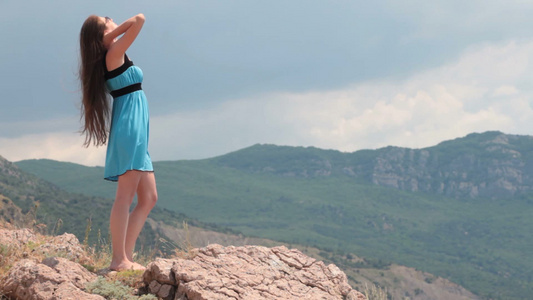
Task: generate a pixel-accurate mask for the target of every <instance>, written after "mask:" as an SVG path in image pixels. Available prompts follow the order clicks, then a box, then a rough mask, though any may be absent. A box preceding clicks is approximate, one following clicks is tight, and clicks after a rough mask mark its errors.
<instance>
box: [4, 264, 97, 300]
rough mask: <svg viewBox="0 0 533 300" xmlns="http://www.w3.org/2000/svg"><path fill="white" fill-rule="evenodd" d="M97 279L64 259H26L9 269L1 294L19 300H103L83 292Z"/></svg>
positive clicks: (78, 265) (82, 268) (77, 265)
mask: <svg viewBox="0 0 533 300" xmlns="http://www.w3.org/2000/svg"><path fill="white" fill-rule="evenodd" d="M95 279H96V275H95V274H93V273H91V272H89V271H87V270H86V269H85V268H84V267H82V266H81V265H80V264H78V263H74V262H71V261H69V260H68V259H65V258H61V257H49V258H45V259H44V260H42V261H41V263H37V262H35V261H33V260H30V259H23V260H21V261H19V262H17V263H16V264H15V265H14V266H13V267H12V268H11V269H10V271H9V274H8V276H7V278H6V280H5V282H3V283H2V284H0V291H1V292H2V293H3V294H4V295H6V296H8V297H11V298H13V299H20V300H25V299H35V300H48V299H88V300H93V299H94V300H100V299H104V298H103V297H102V296H98V295H91V294H88V293H86V292H84V291H83V288H84V286H85V284H86V283H87V282H90V281H93V280H95Z"/></svg>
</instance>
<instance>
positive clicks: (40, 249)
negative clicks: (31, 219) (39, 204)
mask: <svg viewBox="0 0 533 300" xmlns="http://www.w3.org/2000/svg"><path fill="white" fill-rule="evenodd" d="M29 242H32V243H34V244H35V245H36V247H35V248H34V249H33V250H31V252H32V253H33V254H39V255H41V257H42V256H44V255H46V256H54V255H57V256H62V257H66V258H68V259H70V260H76V261H86V260H89V256H88V255H87V253H86V252H85V250H84V249H83V247H82V246H81V244H80V242H79V241H78V239H77V238H76V236H75V235H73V234H71V233H64V234H62V235H58V236H54V237H40V238H39V237H38V236H37V235H36V234H35V233H34V232H33V231H32V230H30V229H28V228H24V229H17V230H9V229H0V245H9V246H10V247H15V248H20V247H22V246H24V245H26V244H27V243H29ZM28 255H29V253H28Z"/></svg>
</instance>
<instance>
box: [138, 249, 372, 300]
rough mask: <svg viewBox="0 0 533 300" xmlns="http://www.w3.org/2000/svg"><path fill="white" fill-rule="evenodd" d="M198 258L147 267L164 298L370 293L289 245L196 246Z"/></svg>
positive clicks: (356, 299)
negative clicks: (363, 291)
mask: <svg viewBox="0 0 533 300" xmlns="http://www.w3.org/2000/svg"><path fill="white" fill-rule="evenodd" d="M194 251H195V252H196V253H197V255H196V256H195V257H194V258H192V259H172V260H169V259H158V260H156V261H154V262H152V263H150V264H149V265H148V267H147V270H146V272H145V273H144V276H143V280H144V283H145V285H146V289H147V290H148V291H150V292H151V293H154V294H156V295H157V296H158V297H160V298H162V299H182V300H185V299H188V300H203V299H210V300H211V299H353V300H362V299H366V298H365V296H364V295H363V294H361V293H359V292H357V291H356V290H353V289H352V288H351V287H350V285H348V281H347V278H346V275H345V274H344V273H343V272H342V271H341V270H340V269H339V268H338V267H337V266H335V265H333V264H330V265H327V266H326V265H325V264H324V263H323V262H321V261H316V260H315V259H313V258H310V257H308V256H306V255H304V254H303V253H301V252H300V251H298V250H296V249H291V250H289V249H287V248H286V247H284V246H280V247H274V248H266V247H261V246H243V247H234V246H228V247H223V246H220V245H217V244H213V245H209V246H207V247H205V248H200V249H195V250H194Z"/></svg>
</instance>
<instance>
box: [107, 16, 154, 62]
mask: <svg viewBox="0 0 533 300" xmlns="http://www.w3.org/2000/svg"><path fill="white" fill-rule="evenodd" d="M144 20H145V18H144V15H143V14H138V15H136V16H133V17H131V18H129V19H127V20H126V21H124V23H122V24H120V25H118V26H116V27H115V28H114V29H111V30H110V31H107V32H104V40H103V42H104V45H105V46H106V47H107V59H108V60H109V59H111V60H115V59H118V60H122V59H123V57H124V53H126V50H128V48H129V47H130V46H131V44H133V42H134V41H135V39H136V38H137V35H139V32H140V31H141V29H142V27H143V25H144ZM122 34H124V35H123V36H122V37H120V38H118V37H119V36H120V35H122ZM119 66H120V65H119ZM108 67H109V66H108Z"/></svg>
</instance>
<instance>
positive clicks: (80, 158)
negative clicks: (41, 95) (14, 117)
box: [0, 132, 105, 166]
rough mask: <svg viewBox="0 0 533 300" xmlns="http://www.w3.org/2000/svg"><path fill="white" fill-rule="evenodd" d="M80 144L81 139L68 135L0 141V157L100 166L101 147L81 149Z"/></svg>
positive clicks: (102, 158) (57, 134)
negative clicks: (41, 159)
mask: <svg viewBox="0 0 533 300" xmlns="http://www.w3.org/2000/svg"><path fill="white" fill-rule="evenodd" d="M83 142H84V138H83V137H82V136H80V135H79V134H76V133H72V132H51V133H44V134H28V135H24V136H21V137H14V138H0V155H2V156H3V157H4V158H6V159H7V160H10V161H19V160H24V159H40V158H47V159H54V160H59V161H69V162H75V163H79V164H83V165H87V166H97V165H100V166H101V165H103V162H104V158H105V147H99V148H96V147H90V148H84V147H83V146H82V145H83Z"/></svg>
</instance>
